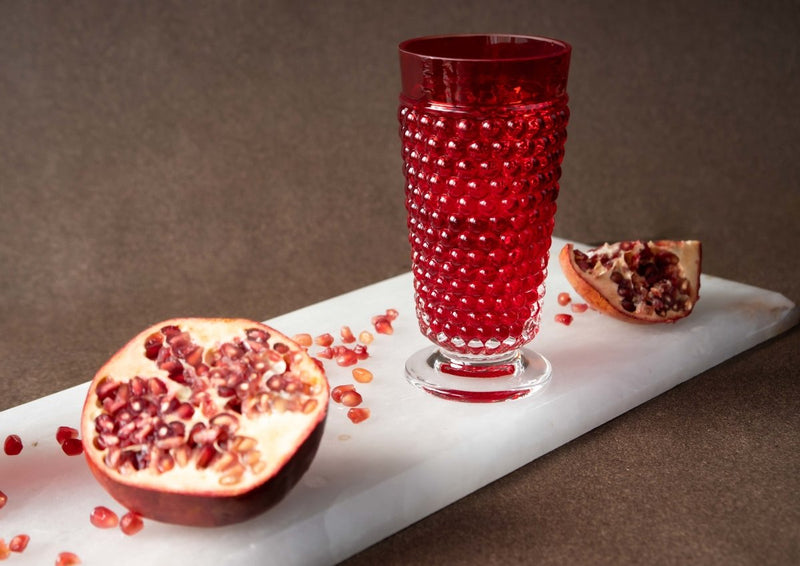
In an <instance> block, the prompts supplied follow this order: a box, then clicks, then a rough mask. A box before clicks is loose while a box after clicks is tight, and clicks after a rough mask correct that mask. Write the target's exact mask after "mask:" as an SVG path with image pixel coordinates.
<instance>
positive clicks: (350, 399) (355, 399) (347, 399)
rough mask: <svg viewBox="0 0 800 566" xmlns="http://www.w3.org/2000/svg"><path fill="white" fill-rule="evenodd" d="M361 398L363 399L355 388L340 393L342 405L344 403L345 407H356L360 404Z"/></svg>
mask: <svg viewBox="0 0 800 566" xmlns="http://www.w3.org/2000/svg"><path fill="white" fill-rule="evenodd" d="M362 400H363V399H362V398H361V394H360V393H358V391H356V390H353V391H345V392H344V393H342V400H341V402H342V405H344V406H345V407H357V406H359V405H360V404H361V401H362Z"/></svg>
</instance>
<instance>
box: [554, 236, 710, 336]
mask: <svg viewBox="0 0 800 566" xmlns="http://www.w3.org/2000/svg"><path fill="white" fill-rule="evenodd" d="M701 258H702V247H701V244H700V242H698V241H696V240H683V241H676V240H657V241H647V242H646V241H643V240H633V241H625V242H617V243H613V244H608V243H606V244H603V245H602V246H600V247H597V248H593V249H590V250H587V251H586V252H582V251H579V250H576V249H574V247H573V245H572V244H567V245H565V246H564V247H563V248H562V250H561V253H560V254H559V262H560V264H561V268H562V270H563V272H564V275H565V276H566V277H567V280H568V281H569V283H570V284H571V285H572V286H573V287H574V289H575V291H577V293H578V294H579V295H580V296H581V297H583V299H584V300H585V301H586V302H587V303H589V305H591V306H592V307H594V308H595V309H597V310H598V311H600V312H603V313H605V314H608V315H610V316H613V317H614V318H617V319H620V320H624V321H627V322H636V323H642V324H650V323H658V322H675V321H676V320H679V319H681V318H684V317H686V316H688V315H689V314H690V313H691V312H692V309H693V308H694V305H695V304H696V303H697V300H698V299H699V298H700V295H699V292H700V264H701Z"/></svg>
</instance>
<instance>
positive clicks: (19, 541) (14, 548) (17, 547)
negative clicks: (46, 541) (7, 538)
mask: <svg viewBox="0 0 800 566" xmlns="http://www.w3.org/2000/svg"><path fill="white" fill-rule="evenodd" d="M30 540H31V537H29V536H28V535H17V536H15V537H14V538H12V539H11V542H9V543H8V549H9V550H10V551H11V552H22V551H23V550H25V548H26V547H27V546H28V542H29V541H30Z"/></svg>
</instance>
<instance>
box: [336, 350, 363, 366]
mask: <svg viewBox="0 0 800 566" xmlns="http://www.w3.org/2000/svg"><path fill="white" fill-rule="evenodd" d="M336 363H337V364H339V365H340V366H342V367H346V366H352V365H355V364H356V363H358V356H357V355H356V353H355V352H354V351H353V350H350V349H345V351H343V352H342V353H340V354H339V355H338V356H336Z"/></svg>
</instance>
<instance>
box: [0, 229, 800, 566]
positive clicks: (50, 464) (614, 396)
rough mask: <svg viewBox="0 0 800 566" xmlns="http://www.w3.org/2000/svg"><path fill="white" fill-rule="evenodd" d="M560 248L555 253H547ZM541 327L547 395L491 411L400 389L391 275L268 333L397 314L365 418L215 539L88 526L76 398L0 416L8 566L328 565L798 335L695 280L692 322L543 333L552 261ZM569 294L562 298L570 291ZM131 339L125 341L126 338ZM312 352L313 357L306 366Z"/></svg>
mask: <svg viewBox="0 0 800 566" xmlns="http://www.w3.org/2000/svg"><path fill="white" fill-rule="evenodd" d="M563 244H564V241H563V240H554V243H553V250H554V252H556V253H557V251H558V250H559V249H560V248H561V246H562V245H563ZM547 284H548V295H547V298H546V301H545V309H544V316H543V319H544V320H543V324H542V329H541V332H540V334H539V336H538V337H537V338H536V340H535V341H534V343H533V344H532V346H534V347H535V348H536V349H538V350H539V351H541V352H542V353H544V354H545V355H546V356H547V357H548V358H549V359H550V361H551V362H552V364H553V376H552V380H551V382H550V384H549V385H548V386H547V388H546V389H544V390H543V391H541V392H539V393H537V394H535V395H534V396H531V397H528V398H524V399H521V400H517V401H512V402H508V403H500V404H462V403H456V402H452V401H444V400H442V399H438V398H435V397H433V396H430V395H428V394H426V393H424V392H422V391H420V390H418V389H416V388H414V387H412V386H410V385H408V384H407V382H406V381H405V379H404V377H403V367H404V361H405V359H406V358H407V357H408V356H409V355H410V354H411V353H412V352H414V351H415V350H416V349H418V348H421V347H423V346H425V345H426V341H425V340H424V339H423V337H422V336H421V335H420V334H419V331H418V329H417V325H416V320H415V319H414V314H413V299H412V285H411V275H410V274H405V275H401V276H398V277H395V278H392V279H388V280H386V281H383V282H380V283H377V284H375V285H371V286H368V287H365V288H362V289H359V290H357V291H353V292H351V293H347V294H345V295H341V296H339V297H336V298H333V299H330V300H328V301H324V302H322V303H319V304H316V305H312V306H309V307H306V308H303V309H300V310H298V311H295V312H292V313H288V314H286V315H283V316H280V317H278V318H275V319H272V320H270V321H267V323H268V324H271V325H273V326H275V327H276V328H278V329H280V330H282V331H283V332H285V333H287V334H290V335H291V334H294V333H297V332H309V333H311V334H312V335H317V334H320V333H323V332H331V333H333V334H336V333H337V332H338V329H339V328H340V326H341V325H342V324H348V325H350V326H351V328H352V329H353V331H354V332H356V333H358V332H359V331H360V330H362V329H368V328H370V318H371V317H372V315H374V314H378V313H382V312H384V311H385V309H386V308H388V307H393V308H396V309H398V310H399V311H400V318H399V319H398V320H396V321H395V324H394V326H395V333H394V334H393V335H391V336H385V335H376V340H375V342H374V343H373V344H372V345H371V346H370V348H369V350H370V353H371V357H370V359H368V360H367V361H365V362H363V364H361V365H363V366H364V367H367V368H369V369H370V370H371V371H373V373H374V374H375V379H374V381H373V382H372V383H369V384H360V385H358V390H359V391H360V392H361V393H362V395H363V397H364V406H367V407H369V408H370V409H371V411H372V417H371V418H370V419H369V420H367V421H366V422H364V423H361V424H359V425H354V424H352V423H351V422H350V421H349V420H348V419H347V418H346V416H345V410H344V409H343V408H342V407H340V406H338V405H335V404H332V405H331V410H330V415H329V418H328V423H327V428H326V432H325V436H324V438H323V441H322V445H321V446H320V450H319V453H318V454H317V457H316V459H315V460H314V463H313V465H312V467H311V469H310V470H309V471H308V473H307V474H306V475H305V476H304V478H303V480H302V481H301V482H300V484H299V485H298V486H297V487H296V488H295V489H294V490H293V491H292V492H291V493H290V494H289V496H288V497H287V498H286V499H285V500H284V501H283V502H281V503H280V504H279V505H278V506H277V507H275V508H273V509H272V510H271V511H269V512H268V513H266V514H264V515H262V516H260V517H258V518H256V519H253V520H251V521H248V522H246V523H242V524H239V525H235V526H230V527H224V528H217V529H197V528H187V527H177V526H172V525H166V524H160V523H157V522H154V521H146V525H145V529H144V530H143V531H141V532H140V533H138V534H137V535H135V536H134V537H126V536H124V535H123V534H122V533H121V532H120V531H119V530H118V529H114V530H110V531H101V530H98V529H96V528H95V527H93V526H91V525H90V523H89V513H90V512H91V510H92V508H93V507H94V506H96V505H107V506H109V507H111V508H112V509H115V510H117V511H118V512H120V514H121V513H122V511H123V510H122V509H121V508H120V506H119V505H118V504H117V503H116V502H114V501H113V500H112V499H111V498H110V497H109V496H108V495H106V493H105V492H104V491H103V490H102V489H101V488H100V487H99V486H98V484H97V483H95V481H94V479H93V478H92V476H91V475H90V473H89V471H88V469H87V468H86V465H85V462H84V460H83V459H82V458H77V457H73V458H70V457H67V456H65V455H64V454H62V453H61V450H60V448H59V447H58V446H57V445H56V442H55V438H54V435H55V431H56V428H57V427H58V426H59V425H71V426H76V427H77V425H78V421H79V418H80V410H81V406H82V402H83V397H84V394H85V391H86V388H87V385H86V384H84V385H80V386H77V387H73V388H70V389H67V390H65V391H62V392H60V393H57V394H54V395H51V396H48V397H44V398H42V399H39V400H37V401H34V402H31V403H27V404H25V405H21V406H19V407H15V408H12V409H9V410H6V411H3V412H2V413H0V436H2V437H3V438H4V437H5V435H6V434H9V433H12V432H14V433H17V434H19V435H20V436H21V437H22V439H23V441H24V443H25V449H24V450H23V452H22V453H21V454H20V455H19V456H16V457H9V456H6V455H5V454H1V453H0V490H2V491H4V492H5V493H6V494H7V495H8V498H9V500H8V504H7V505H6V506H5V508H3V509H2V510H0V537H2V538H5V539H6V541H8V540H9V539H10V538H11V537H12V536H14V535H15V534H17V533H23V532H24V533H27V534H28V535H30V537H31V541H30V544H29V546H28V548H27V550H26V551H25V553H24V554H21V555H13V556H12V557H11V558H10V559H9V560H10V561H9V564H51V563H53V561H54V560H55V556H56V554H57V553H58V552H60V551H62V550H70V551H73V552H75V553H77V554H78V555H79V556H80V557H81V559H82V560H83V563H84V564H112V563H113V564H115V565H119V566H123V565H126V564H136V565H139V564H158V563H165V562H166V561H167V560H175V561H177V562H176V563H186V564H193V565H194V566H201V565H206V564H208V565H214V566H219V565H224V564H248V565H249V564H280V565H290V564H302V565H310V564H331V563H335V562H337V561H339V560H342V559H344V558H346V557H348V556H351V555H352V554H354V553H356V552H358V551H360V550H362V549H364V548H366V547H367V546H369V545H371V544H373V543H375V542H377V541H379V540H380V539H382V538H384V537H387V536H389V535H391V534H392V533H394V532H396V531H398V530H400V529H402V528H403V527H405V526H407V525H409V524H411V523H413V522H415V521H417V520H419V519H421V518H423V517H425V516H426V515H428V514H430V513H432V512H434V511H436V510H438V509H440V508H442V507H444V506H446V505H448V504H450V503H452V502H453V501H455V500H457V499H459V498H461V497H463V496H465V495H467V494H469V493H470V492H472V491H475V490H477V489H479V488H481V487H482V486H484V485H486V484H488V483H490V482H492V481H494V480H495V479H497V478H499V477H501V476H503V475H505V474H507V473H509V472H511V471H513V470H514V469H516V468H518V467H520V466H522V465H524V464H526V463H528V462H530V461H531V460H534V459H535V458H537V457H539V456H541V455H542V454H545V453H546V452H548V451H550V450H553V449H554V448H557V447H558V446H560V445H562V444H564V443H566V442H568V441H570V440H572V439H574V438H576V437H578V436H580V435H581V434H583V433H585V432H587V431H589V430H591V429H593V428H595V427H597V426H599V425H601V424H603V423H605V422H606V421H608V420H610V419H612V418H614V417H616V416H618V415H620V414H622V413H624V412H625V411H627V410H629V409H631V408H633V407H635V406H637V405H639V404H640V403H643V402H645V401H647V400H649V399H651V398H652V397H655V396H656V395H659V394H660V393H662V392H664V391H666V390H668V389H670V388H672V387H674V386H675V385H677V384H679V383H681V382H683V381H686V380H688V379H690V378H692V377H693V376H695V375H697V374H698V373H700V372H702V371H704V370H706V369H708V368H710V367H712V366H714V365H716V364H718V363H720V362H722V361H724V360H725V359H727V358H729V357H731V356H733V355H735V354H737V353H739V352H741V351H743V350H746V349H747V348H750V347H752V346H754V345H756V344H758V343H759V342H762V341H764V340H766V339H768V338H770V337H772V336H775V335H777V334H779V333H780V332H782V331H784V330H786V329H788V328H790V327H791V326H792V325H794V324H796V323H797V322H798V318H799V315H798V309H797V308H796V306H795V305H794V304H793V303H792V302H790V301H788V300H787V299H786V298H784V297H783V296H781V295H779V294H776V293H773V292H770V291H766V290H763V289H758V288H754V287H750V286H747V285H742V284H739V283H735V282H732V281H727V280H724V279H720V278H716V277H710V276H703V279H702V286H701V299H700V301H699V303H698V305H697V307H696V310H695V312H694V313H693V314H692V315H691V317H689V318H687V319H685V320H683V321H681V322H679V323H678V324H675V325H664V326H656V327H652V326H649V327H642V326H636V325H630V324H626V323H623V322H618V321H616V320H612V319H610V318H607V317H603V316H602V315H599V314H597V313H595V312H592V311H589V312H586V313H583V314H576V315H574V316H575V320H574V322H573V324H572V325H571V326H568V327H567V326H564V325H561V324H557V323H555V322H554V321H553V316H554V315H555V314H556V313H557V312H565V311H567V309H565V308H564V307H559V306H558V304H557V303H556V295H557V294H558V293H559V292H560V291H571V289H570V288H569V287H568V284H567V282H566V280H565V279H564V278H563V276H562V274H561V270H560V268H559V267H558V266H557V264H556V263H555V261H552V262H551V267H550V275H549V277H548V280H547ZM573 295H574V293H573ZM138 330H139V329H131V335H133V334H134V333H135V332H137V331H138ZM315 351H316V349H315V348H312V354H313V353H314V352H315ZM326 368H327V369H328V375H329V379H330V381H331V384H332V385H338V384H341V383H349V382H352V378H351V377H350V368H347V369H345V368H340V367H338V366H336V365H335V364H334V363H332V362H326Z"/></svg>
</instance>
